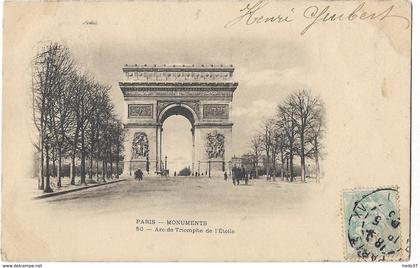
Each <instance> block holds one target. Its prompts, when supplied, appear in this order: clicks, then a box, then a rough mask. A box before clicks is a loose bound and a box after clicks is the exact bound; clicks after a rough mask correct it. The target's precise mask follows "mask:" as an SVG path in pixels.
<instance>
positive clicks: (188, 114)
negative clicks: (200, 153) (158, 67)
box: [156, 102, 198, 172]
mask: <svg viewBox="0 0 420 268" xmlns="http://www.w3.org/2000/svg"><path fill="white" fill-rule="evenodd" d="M173 115H181V116H183V117H185V118H186V119H187V120H188V121H189V122H190V123H191V137H192V148H191V149H192V151H191V152H192V159H191V171H192V172H194V171H195V128H194V125H195V122H197V121H198V116H197V114H196V112H195V111H194V110H193V108H191V107H190V106H189V105H188V104H185V103H180V102H179V103H168V105H167V106H166V107H164V109H162V110H161V111H160V113H159V115H158V123H159V125H160V129H159V137H158V140H157V142H156V145H157V149H156V151H157V152H158V154H159V156H158V159H159V160H158V161H157V163H161V165H163V154H162V149H163V145H162V143H163V138H162V133H163V123H164V122H165V120H166V119H168V118H169V117H171V116H173ZM161 169H162V167H161Z"/></svg>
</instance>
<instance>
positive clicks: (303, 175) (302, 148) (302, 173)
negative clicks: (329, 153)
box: [300, 131, 306, 182]
mask: <svg viewBox="0 0 420 268" xmlns="http://www.w3.org/2000/svg"><path fill="white" fill-rule="evenodd" d="M300 169H301V171H300V177H301V180H302V181H303V182H306V166H305V141H304V133H303V131H302V132H301V133H300Z"/></svg>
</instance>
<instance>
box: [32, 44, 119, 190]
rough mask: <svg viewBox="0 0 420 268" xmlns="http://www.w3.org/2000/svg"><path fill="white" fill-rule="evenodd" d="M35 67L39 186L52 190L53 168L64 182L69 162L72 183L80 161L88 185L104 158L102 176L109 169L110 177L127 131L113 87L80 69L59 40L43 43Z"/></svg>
mask: <svg viewBox="0 0 420 268" xmlns="http://www.w3.org/2000/svg"><path fill="white" fill-rule="evenodd" d="M32 72H33V81H32V92H33V120H34V123H35V126H36V129H37V130H38V134H39V135H38V137H39V139H38V142H37V143H36V144H35V148H36V149H37V151H38V153H39V183H38V186H39V189H43V190H44V192H51V191H52V189H51V186H50V177H51V175H52V174H53V173H54V175H55V174H56V176H57V178H58V182H57V186H58V187H61V182H62V177H63V172H62V170H63V163H64V162H70V180H71V184H75V176H76V172H75V170H76V161H80V182H81V184H86V176H87V175H88V178H89V179H90V180H93V170H94V169H95V170H96V178H97V179H99V174H98V171H99V162H102V163H101V167H102V179H103V180H105V178H106V177H108V176H110V174H107V172H108V170H110V173H111V176H112V173H114V169H113V163H115V164H116V170H117V172H116V175H117V176H118V163H119V161H120V160H121V158H122V156H121V152H122V144H123V137H124V135H123V126H122V123H121V122H120V120H118V119H117V117H116V115H115V113H114V107H113V105H112V103H111V100H110V97H109V93H110V90H111V87H110V86H106V85H102V84H100V83H98V82H96V81H95V79H94V77H93V76H92V75H91V74H89V73H87V72H82V71H80V67H79V66H78V65H77V63H76V61H75V59H74V57H73V55H72V54H71V52H70V50H69V49H68V48H67V47H66V46H64V45H62V44H59V43H47V44H44V45H42V47H41V49H40V51H39V52H38V53H37V54H36V56H35V57H34V59H33V62H32ZM94 162H95V163H94ZM108 164H109V165H110V169H109V168H108ZM95 166H96V168H95ZM51 169H52V170H51Z"/></svg>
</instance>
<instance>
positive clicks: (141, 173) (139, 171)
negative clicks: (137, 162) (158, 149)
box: [134, 169, 143, 181]
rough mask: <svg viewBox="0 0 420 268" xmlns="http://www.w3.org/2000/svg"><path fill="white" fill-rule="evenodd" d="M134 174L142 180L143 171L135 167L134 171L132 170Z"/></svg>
mask: <svg viewBox="0 0 420 268" xmlns="http://www.w3.org/2000/svg"><path fill="white" fill-rule="evenodd" d="M134 175H135V178H136V179H138V180H139V181H141V180H143V171H141V169H137V170H136V172H134Z"/></svg>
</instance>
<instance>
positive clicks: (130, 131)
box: [119, 65, 238, 175]
mask: <svg viewBox="0 0 420 268" xmlns="http://www.w3.org/2000/svg"><path fill="white" fill-rule="evenodd" d="M233 71H234V68H233V67H232V66H215V65H210V66H204V65H200V66H194V65H188V66H186V65H182V66H180V65H168V66H167V65H163V66H157V65H153V66H148V65H143V66H138V65H132V66H128V65H126V66H125V67H123V72H124V75H125V80H124V81H122V82H120V83H119V85H120V88H121V91H122V92H123V94H124V100H125V103H126V105H125V108H126V115H127V117H126V118H125V124H124V126H125V128H126V137H125V156H124V173H125V174H132V173H133V171H134V170H136V169H138V168H140V169H142V170H146V171H147V172H148V173H149V174H154V173H161V172H162V169H163V162H162V131H163V129H162V126H163V122H164V121H165V120H166V119H167V118H168V117H170V116H172V115H176V114H177V115H182V116H184V117H186V118H187V119H188V120H189V121H190V123H191V126H192V128H191V131H192V137H193V146H192V148H191V149H192V155H193V159H192V165H191V169H192V172H193V173H195V172H198V173H203V174H208V175H210V173H211V174H212V175H217V174H218V173H219V174H220V173H222V172H223V171H224V170H225V169H226V170H227V169H228V167H229V163H230V161H231V157H232V155H231V146H232V126H233V123H232V121H231V118H230V115H231V109H232V98H233V93H234V91H235V90H236V88H237V86H238V83H236V82H234V81H233ZM144 148H147V150H146V149H144Z"/></svg>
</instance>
